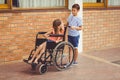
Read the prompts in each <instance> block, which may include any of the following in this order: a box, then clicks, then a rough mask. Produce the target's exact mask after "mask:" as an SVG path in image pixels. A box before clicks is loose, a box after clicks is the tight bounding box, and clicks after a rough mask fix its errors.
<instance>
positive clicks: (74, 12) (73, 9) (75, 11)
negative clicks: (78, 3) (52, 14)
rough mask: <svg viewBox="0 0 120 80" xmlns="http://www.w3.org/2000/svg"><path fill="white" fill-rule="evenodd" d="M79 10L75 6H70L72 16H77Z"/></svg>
mask: <svg viewBox="0 0 120 80" xmlns="http://www.w3.org/2000/svg"><path fill="white" fill-rule="evenodd" d="M78 11H79V10H77V9H76V8H72V14H73V16H77V13H78Z"/></svg>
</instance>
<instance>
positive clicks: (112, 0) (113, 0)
mask: <svg viewBox="0 0 120 80" xmlns="http://www.w3.org/2000/svg"><path fill="white" fill-rule="evenodd" d="M108 7H120V0H109V1H108Z"/></svg>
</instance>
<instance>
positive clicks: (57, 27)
mask: <svg viewBox="0 0 120 80" xmlns="http://www.w3.org/2000/svg"><path fill="white" fill-rule="evenodd" d="M49 34H64V25H63V22H62V21H61V20H60V19H56V20H54V21H53V28H52V29H51V30H50V31H49V32H47V33H45V34H44V37H45V38H46V39H47V41H45V42H43V43H42V44H40V45H39V46H38V48H37V49H36V51H35V52H34V54H33V57H32V58H31V59H30V60H28V63H30V64H31V63H35V64H38V59H39V58H40V56H41V54H42V53H44V52H45V49H46V45H48V44H50V43H52V45H56V44H57V43H58V42H60V41H62V37H49Z"/></svg>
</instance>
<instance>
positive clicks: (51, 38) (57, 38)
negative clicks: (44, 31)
mask: <svg viewBox="0 0 120 80" xmlns="http://www.w3.org/2000/svg"><path fill="white" fill-rule="evenodd" d="M50 34H55V32H54V30H53V31H52V32H51V33H50ZM59 34H64V30H62V31H59ZM49 40H52V41H54V42H59V41H61V40H62V37H49Z"/></svg>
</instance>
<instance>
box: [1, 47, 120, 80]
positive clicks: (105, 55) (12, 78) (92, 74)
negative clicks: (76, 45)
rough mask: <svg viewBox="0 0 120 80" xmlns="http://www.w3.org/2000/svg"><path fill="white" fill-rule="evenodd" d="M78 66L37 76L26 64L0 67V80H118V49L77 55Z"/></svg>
mask: <svg viewBox="0 0 120 80" xmlns="http://www.w3.org/2000/svg"><path fill="white" fill-rule="evenodd" d="M78 62H79V64H78V65H74V66H72V67H71V68H70V69H68V70H65V71H57V70H56V69H55V68H54V67H49V68H48V72H47V73H45V74H44V75H39V74H36V73H34V72H32V71H31V67H30V65H27V64H26V63H23V62H19V63H12V64H6V65H1V66H0V80H120V64H115V63H112V62H116V63H119V62H120V48H114V49H108V50H101V51H93V52H89V53H83V54H80V55H79V59H78Z"/></svg>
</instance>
